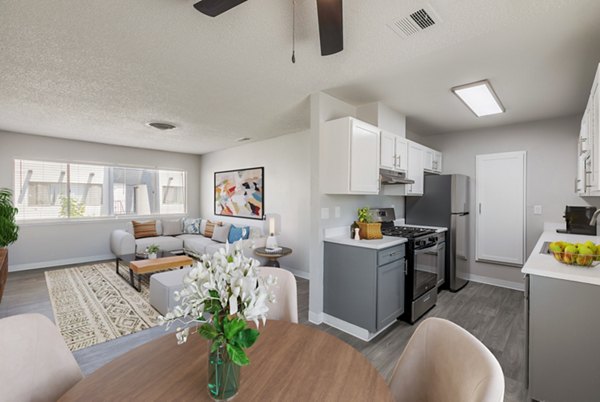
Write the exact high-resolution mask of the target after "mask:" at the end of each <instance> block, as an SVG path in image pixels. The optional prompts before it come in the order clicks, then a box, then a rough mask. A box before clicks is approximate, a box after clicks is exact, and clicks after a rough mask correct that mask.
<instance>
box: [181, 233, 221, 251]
mask: <svg viewBox="0 0 600 402" xmlns="http://www.w3.org/2000/svg"><path fill="white" fill-rule="evenodd" d="M177 239H181V240H182V241H183V249H184V250H185V251H186V252H189V253H192V254H196V255H202V254H204V252H205V251H204V250H205V249H206V246H207V245H209V244H214V243H215V242H214V241H212V240H211V239H207V238H206V237H204V236H201V235H190V234H183V235H181V236H177Z"/></svg>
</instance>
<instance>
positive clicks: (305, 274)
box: [281, 267, 310, 279]
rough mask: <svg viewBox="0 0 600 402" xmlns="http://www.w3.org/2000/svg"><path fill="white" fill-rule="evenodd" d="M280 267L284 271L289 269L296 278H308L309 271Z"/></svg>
mask: <svg viewBox="0 0 600 402" xmlns="http://www.w3.org/2000/svg"><path fill="white" fill-rule="evenodd" d="M281 268H283V269H285V270H286V271H290V272H291V273H292V274H294V276H297V277H298V278H302V279H310V273H309V272H306V271H300V270H299V269H293V268H288V267H281Z"/></svg>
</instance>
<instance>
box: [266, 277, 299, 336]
mask: <svg viewBox="0 0 600 402" xmlns="http://www.w3.org/2000/svg"><path fill="white" fill-rule="evenodd" d="M259 269H260V275H261V276H263V277H268V276H269V275H273V276H274V277H275V278H277V285H275V286H274V289H273V292H274V293H275V303H269V312H268V313H267V319H269V320H285V321H289V322H293V323H296V324H297V323H298V291H297V289H296V278H294V275H292V273H291V272H289V271H286V270H285V269H282V268H273V267H260V268H259Z"/></svg>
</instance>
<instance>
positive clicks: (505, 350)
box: [0, 270, 526, 402]
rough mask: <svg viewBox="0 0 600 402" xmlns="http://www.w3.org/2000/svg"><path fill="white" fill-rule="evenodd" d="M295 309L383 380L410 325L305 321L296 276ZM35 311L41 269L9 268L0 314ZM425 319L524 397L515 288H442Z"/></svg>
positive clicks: (105, 352) (98, 349)
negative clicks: (460, 337) (461, 337)
mask: <svg viewBox="0 0 600 402" xmlns="http://www.w3.org/2000/svg"><path fill="white" fill-rule="evenodd" d="M297 283H298V313H299V321H300V323H301V324H304V325H308V326H312V327H315V328H317V329H319V330H322V331H326V332H328V333H330V334H332V335H334V336H336V337H338V338H339V339H341V340H343V341H344V342H347V343H348V344H350V345H351V346H352V347H354V348H356V349H357V350H359V351H360V352H361V353H363V354H364V355H365V356H366V357H367V358H368V359H369V360H370V361H371V362H372V364H373V365H374V366H375V367H376V368H377V370H379V372H380V373H381V374H382V376H383V377H384V378H385V379H386V380H389V378H390V376H391V374H392V370H393V369H394V366H395V364H396V361H397V360H398V358H399V357H400V354H401V353H402V351H403V350H404V347H405V346H406V344H407V342H408V340H409V339H410V337H411V335H412V334H413V332H414V330H415V328H416V326H413V325H409V324H407V323H405V322H402V321H398V322H396V323H395V324H394V325H392V326H391V327H389V328H388V329H387V330H385V331H384V332H383V333H382V334H380V335H379V336H378V337H377V338H375V339H373V340H372V341H371V342H364V341H361V340H360V339H357V338H355V337H353V336H351V335H348V334H346V333H344V332H342V331H339V330H338V329H336V328H332V327H330V326H328V325H325V324H321V325H315V324H313V323H310V322H308V296H309V291H308V281H307V280H305V279H301V278H297ZM31 312H37V313H41V314H44V315H46V316H48V317H49V318H51V319H52V320H54V316H53V313H52V306H51V304H50V299H49V295H48V290H47V287H46V279H45V276H44V270H33V271H23V272H11V273H9V276H8V283H7V286H6V289H5V293H4V297H3V299H2V302H1V303H0V318H2V317H7V316H11V315H15V314H23V313H31ZM427 317H441V318H446V319H448V320H451V321H453V322H455V323H457V324H458V325H460V326H462V327H463V328H465V329H467V330H468V331H469V332H471V333H472V334H473V335H475V336H476V337H477V338H478V339H480V340H481V341H482V342H483V343H484V344H485V345H486V346H487V347H488V348H489V349H490V350H491V351H492V353H493V354H494V355H495V356H496V358H497V359H498V361H499V362H500V365H501V366H502V369H503V371H504V375H505V382H506V390H505V401H510V402H513V401H514V402H516V401H519V402H520V401H525V400H526V390H525V387H524V376H525V325H524V311H523V294H522V292H518V291H515V290H510V289H504V288H499V287H495V286H490V285H484V284H479V283H472V282H471V283H469V284H468V285H467V286H466V287H465V288H463V289H462V290H461V291H460V292H457V293H450V292H447V291H443V292H441V293H440V294H439V297H438V303H437V306H436V307H435V308H433V309H432V310H431V311H429V312H428V313H427ZM164 334H165V330H164V328H162V327H154V328H150V329H147V330H144V331H140V332H137V333H135V334H131V335H127V336H124V337H121V338H118V339H115V340H111V341H108V342H104V343H100V344H97V345H94V346H91V347H89V348H86V349H82V350H78V351H76V352H75V353H74V356H75V358H76V359H77V362H78V363H79V365H80V366H81V368H82V371H83V372H84V373H85V374H86V375H89V374H90V373H92V372H94V371H95V370H96V369H97V368H99V367H101V366H103V365H105V364H106V363H108V362H110V361H111V360H113V359H114V358H116V357H118V356H120V355H122V354H123V353H126V352H128V351H129V350H131V349H133V348H135V347H137V346H139V345H142V344H144V343H146V342H149V341H151V340H153V339H156V338H158V337H160V336H162V335H164Z"/></svg>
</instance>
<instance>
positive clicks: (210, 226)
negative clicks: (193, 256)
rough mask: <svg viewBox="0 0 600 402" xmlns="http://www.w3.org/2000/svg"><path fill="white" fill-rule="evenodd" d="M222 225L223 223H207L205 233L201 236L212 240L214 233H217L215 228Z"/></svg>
mask: <svg viewBox="0 0 600 402" xmlns="http://www.w3.org/2000/svg"><path fill="white" fill-rule="evenodd" d="M220 225H222V223H221V222H213V221H206V227H205V229H204V232H202V233H200V234H201V235H202V236H204V237H208V238H211V237H212V235H213V232H214V231H215V226H220Z"/></svg>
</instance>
